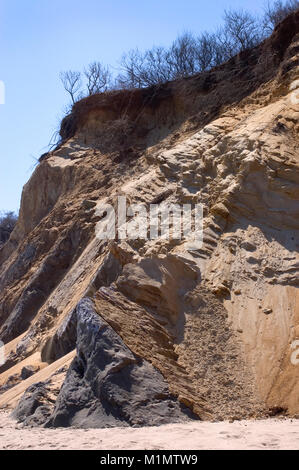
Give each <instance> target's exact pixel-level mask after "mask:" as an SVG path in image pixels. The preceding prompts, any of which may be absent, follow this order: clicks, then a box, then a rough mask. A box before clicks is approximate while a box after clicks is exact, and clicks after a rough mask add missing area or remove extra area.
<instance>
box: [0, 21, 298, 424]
mask: <svg viewBox="0 0 299 470" xmlns="http://www.w3.org/2000/svg"><path fill="white" fill-rule="evenodd" d="M298 63H299V13H298V12H297V13H294V14H292V15H290V16H289V17H288V18H287V19H286V20H284V21H283V22H282V23H281V24H280V25H278V26H277V27H276V29H275V31H274V33H273V35H272V36H271V37H270V38H269V39H267V40H266V41H265V42H264V43H263V44H261V45H260V46H258V47H256V48H254V49H252V50H249V51H245V52H243V53H241V54H239V55H238V56H236V57H235V58H233V59H231V60H230V61H229V62H227V63H226V64H223V65H222V66H220V67H217V68H215V69H213V70H211V71H208V72H205V73H203V74H199V75H196V76H194V77H191V78H189V79H185V80H181V81H176V82H171V83H167V84H165V85H163V86H160V87H153V88H150V89H147V90H130V91H120V92H111V93H108V94H102V95H95V96H93V97H90V98H87V99H84V100H81V101H80V102H78V103H76V105H75V106H74V108H73V111H72V113H71V114H70V115H69V116H67V117H66V118H65V119H64V120H63V122H62V126H61V137H62V142H61V144H60V145H59V147H58V148H57V149H55V150H54V151H52V152H50V153H49V154H47V155H46V156H43V158H42V160H41V162H40V164H39V166H38V167H37V168H36V170H35V172H34V174H33V175H32V177H31V179H30V181H29V182H28V183H27V184H26V185H25V187H24V191H23V197H22V204H21V211H20V217H19V220H18V224H17V226H16V228H15V230H14V231H13V233H12V235H11V237H10V240H9V241H8V242H7V243H6V244H5V245H4V246H3V247H1V248H0V339H2V340H3V341H4V342H5V343H6V351H7V361H6V363H5V364H4V366H2V367H1V368H0V383H1V385H3V386H4V387H5V386H6V384H5V381H6V380H7V379H8V378H9V376H13V375H14V372H13V371H14V370H16V369H15V368H16V367H17V364H18V363H19V362H20V361H26V360H28V361H29V363H30V358H31V357H33V356H34V355H35V354H37V353H39V354H40V359H39V360H40V362H41V363H42V361H46V362H48V363H51V362H53V361H56V360H59V358H61V356H62V358H63V357H64V356H65V355H67V354H69V352H70V351H71V350H72V348H74V347H75V335H76V333H75V330H76V326H75V322H74V321H73V320H74V319H73V317H72V315H73V312H74V311H75V309H76V306H77V305H78V303H79V302H80V300H81V299H83V298H84V297H89V298H91V299H92V300H93V302H94V305H95V309H96V311H97V313H98V315H99V316H100V317H101V318H102V319H103V320H105V321H106V322H107V323H108V324H109V325H110V327H111V328H112V329H113V330H114V331H115V332H116V333H117V334H118V335H119V336H120V337H121V339H122V341H123V343H124V345H126V347H127V348H129V350H130V351H131V354H133V356H138V357H140V358H141V360H143V361H145V362H144V364H145V363H148V364H151V365H152V366H153V367H154V368H155V370H156V371H158V372H156V373H160V374H162V375H163V377H164V379H165V381H166V382H167V384H168V387H169V392H170V394H171V395H173V396H174V397H175V398H176V399H178V400H179V402H180V403H181V404H184V405H186V406H187V407H188V408H189V409H190V410H192V411H193V412H194V413H195V414H196V415H197V416H199V417H200V418H202V419H225V418H241V417H248V416H261V415H263V414H265V415H267V413H272V414H273V413H274V412H279V410H280V411H283V412H284V413H285V414H289V415H291V416H293V415H296V414H298V412H299V393H298V391H299V390H298V387H299V366H298V365H296V363H294V362H292V361H291V358H292V356H293V354H294V347H295V346H294V345H296V344H297V343H296V341H299V303H298V300H299V296H298V287H299V283H298V279H299V275H298V274H299V257H298V248H299V245H298V240H299V202H298V201H299V153H298V130H299V124H298V117H299V98H298V93H299V92H298V90H299V71H298V70H299V69H298ZM119 195H123V196H126V197H127V200H128V203H129V204H135V203H144V204H145V206H146V207H147V208H149V207H150V204H153V203H156V204H159V205H160V207H162V208H163V207H165V205H168V204H171V203H176V204H186V203H190V204H195V203H198V202H200V203H202V204H203V208H204V211H203V215H204V220H203V225H204V240H203V246H202V248H200V249H198V250H196V251H194V250H192V249H190V248H192V246H191V245H190V241H189V240H187V239H184V238H183V239H181V240H173V239H171V240H166V239H165V238H159V239H155V240H150V239H145V238H144V239H141V240H140V239H137V240H132V239H127V240H121V239H117V238H116V239H115V240H113V241H111V242H107V241H105V240H100V239H98V238H97V237H96V233H97V231H98V229H99V228H100V227H101V224H103V220H102V216H103V214H102V212H101V207H102V206H103V204H106V203H110V204H113V205H116V203H117V197H118V196H119ZM99 321H100V320H99ZM111 331H112V330H111ZM111 334H112V333H111ZM34 357H35V356H34ZM35 365H37V366H38V365H39V363H38V361H37V363H35ZM78 367H79V366H78ZM136 367H137V366H136ZM144 367H145V366H144ZM148 367H149V366H148ZM10 370H11V373H9V371H10ZM84 370H85V369H84ZM140 370H143V366H142V367H141V366H140ZM77 373H78V372H75V371H74V370H71V371H70V376H72V377H73V380H75V378H76V377H78V376H76V374H77ZM144 373H145V371H144ZM37 375H38V374H37ZM145 376H146V373H145ZM4 378H5V380H4ZM145 380H146V377H145ZM25 382H26V381H25ZM25 385H26V384H25ZM25 385H24V386H25ZM16 387H20V385H19V384H18V385H16ZM3 390H5V389H2V391H3ZM19 390H20V388H18V391H19ZM24 391H25V389H24ZM9 392H10V391H6V392H4V393H3V394H2V395H1V396H0V400H1V403H4V404H5V403H6V400H7V403H10V401H9V400H10V397H11V394H9ZM61 396H62V395H61ZM61 400H62V398H61ZM61 403H62V402H61ZM65 403H67V397H65ZM100 409H101V408H99V410H100ZM275 410H276V411H275ZM99 413H100V411H99ZM94 416H96V414H95V415H94ZM76 419H77V418H76ZM82 419H83V418H82ZM84 419H85V417H84ZM79 421H80V419H79V417H78V420H77V421H76V423H77V424H79ZM69 422H70V421H69Z"/></svg>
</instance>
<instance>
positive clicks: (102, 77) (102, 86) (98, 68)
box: [84, 62, 112, 96]
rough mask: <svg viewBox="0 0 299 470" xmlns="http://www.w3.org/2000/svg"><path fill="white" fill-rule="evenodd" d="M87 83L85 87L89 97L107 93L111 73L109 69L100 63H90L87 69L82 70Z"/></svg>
mask: <svg viewBox="0 0 299 470" xmlns="http://www.w3.org/2000/svg"><path fill="white" fill-rule="evenodd" d="M84 75H85V77H86V80H87V83H86V87H87V90H88V94H89V96H91V95H95V94H96V93H103V92H104V91H107V90H108V89H109V88H110V86H111V80H112V76H111V72H110V70H109V68H108V67H107V66H105V65H103V64H101V62H92V63H91V64H89V66H88V67H87V69H85V70H84Z"/></svg>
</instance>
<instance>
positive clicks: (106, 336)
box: [14, 299, 196, 428]
mask: <svg viewBox="0 0 299 470" xmlns="http://www.w3.org/2000/svg"><path fill="white" fill-rule="evenodd" d="M75 314H76V320H77V356H76V358H75V359H74V361H73V362H72V364H71V366H70V368H69V370H68V372H67V375H66V378H65V381H64V383H63V385H62V387H61V390H60V392H59V394H58V397H57V398H56V400H55V408H54V410H53V412H52V414H51V413H50V411H51V401H52V402H53V398H52V400H51V397H53V393H52V395H51V396H49V387H48V386H47V383H37V384H34V385H32V386H31V387H29V388H28V389H27V390H26V392H25V394H24V397H23V398H22V399H21V400H20V402H19V404H18V406H17V408H16V410H15V411H14V416H15V417H16V418H17V419H18V420H19V421H21V422H24V423H25V424H27V425H28V424H36V425H37V424H39V425H41V424H45V425H46V427H66V426H78V427H79V426H80V427H86V428H94V427H113V426H145V425H161V424H167V423H174V422H182V421H188V420H189V419H192V418H193V419H196V416H194V415H192V413H191V412H190V410H189V409H188V408H187V407H185V406H184V405H181V404H180V403H179V401H178V400H177V399H176V398H175V397H174V396H172V395H171V394H170V393H169V389H168V384H167V382H166V381H165V380H164V378H163V376H162V375H161V374H160V373H159V372H158V371H157V370H156V369H155V368H154V367H153V366H152V365H151V364H150V363H148V362H147V361H144V360H142V359H141V358H140V357H138V356H136V355H135V354H133V353H132V352H131V351H130V350H129V349H128V348H127V347H126V346H125V344H124V343H123V341H122V340H121V338H120V337H119V336H118V335H117V333H115V331H114V330H113V329H112V328H111V327H110V326H109V325H108V324H107V323H106V322H105V321H104V320H103V319H101V318H100V317H99V316H98V314H97V313H96V312H95V311H94V308H93V303H92V301H91V300H90V299H84V300H82V301H81V302H80V303H79V305H78V307H77V308H76V310H75ZM49 402H50V404H49ZM50 414H51V416H50Z"/></svg>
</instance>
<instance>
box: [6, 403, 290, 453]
mask: <svg viewBox="0 0 299 470" xmlns="http://www.w3.org/2000/svg"><path fill="white" fill-rule="evenodd" d="M0 449H1V450H3V449H7V450H9V449H11V450H12V449H19V450H20V449H30V450H32V449H50V450H54V449H56V450H57V449H62V450H64V449H83V450H84V449H85V450H88V449H93V450H132V449H133V450H137V449H146V450H159V449H162V450H166V449H169V450H178V449H181V450H195V449H298V450H299V420H298V419H297V420H291V419H282V420H278V419H268V420H261V421H236V422H234V423H229V422H227V421H224V422H219V423H209V422H197V423H191V424H170V425H166V426H161V427H159V428H155V427H152V428H139V429H136V428H135V429H133V428H130V429H128V428H126V429H124V428H122V429H121V428H114V429H91V430H83V429H59V430H58V429H54V430H53V429H38V428H35V429H28V428H27V429H22V427H21V426H20V425H18V424H16V422H15V421H13V420H12V419H11V418H10V417H9V415H8V414H7V413H3V412H2V413H0Z"/></svg>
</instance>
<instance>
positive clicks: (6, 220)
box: [0, 212, 18, 245]
mask: <svg viewBox="0 0 299 470" xmlns="http://www.w3.org/2000/svg"><path fill="white" fill-rule="evenodd" d="M17 220H18V217H17V216H16V214H15V213H14V212H1V213H0V245H2V244H3V243H5V242H7V240H8V239H9V237H10V234H11V232H12V231H13V229H14V227H15V225H16V223H17Z"/></svg>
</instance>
